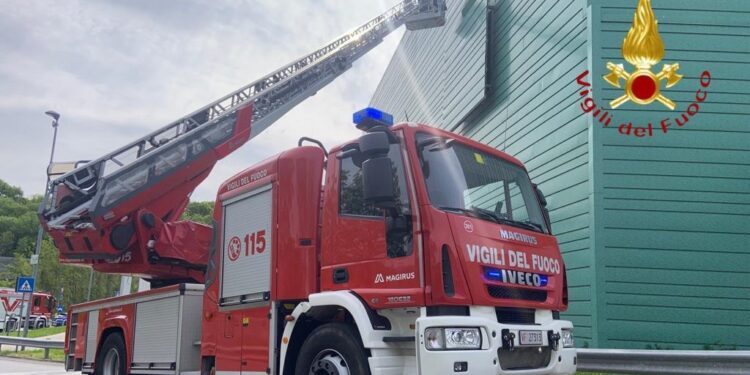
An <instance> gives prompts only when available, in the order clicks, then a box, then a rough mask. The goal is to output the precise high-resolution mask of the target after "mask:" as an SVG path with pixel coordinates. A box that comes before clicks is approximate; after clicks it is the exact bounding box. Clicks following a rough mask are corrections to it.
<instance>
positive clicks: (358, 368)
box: [294, 323, 370, 375]
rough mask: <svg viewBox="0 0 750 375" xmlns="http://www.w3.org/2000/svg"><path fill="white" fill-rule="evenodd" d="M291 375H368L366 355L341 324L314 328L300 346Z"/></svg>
mask: <svg viewBox="0 0 750 375" xmlns="http://www.w3.org/2000/svg"><path fill="white" fill-rule="evenodd" d="M294 373H295V375H369V374H370V366H369V365H368V364H367V353H366V352H365V348H364V347H363V346H362V343H361V342H360V340H359V337H358V336H357V334H356V332H355V331H354V330H353V329H352V327H350V326H348V325H346V324H341V323H329V324H324V325H322V326H320V327H318V328H316V329H315V330H314V331H313V332H312V333H311V334H310V336H309V337H308V338H307V340H305V343H304V344H302V349H301V350H300V353H299V357H298V359H297V368H296V369H295V372H294Z"/></svg>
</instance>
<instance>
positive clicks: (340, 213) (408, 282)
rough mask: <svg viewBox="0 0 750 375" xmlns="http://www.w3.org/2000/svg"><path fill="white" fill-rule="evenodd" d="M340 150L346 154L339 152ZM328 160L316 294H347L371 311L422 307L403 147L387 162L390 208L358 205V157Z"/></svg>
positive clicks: (392, 148)
mask: <svg viewBox="0 0 750 375" xmlns="http://www.w3.org/2000/svg"><path fill="white" fill-rule="evenodd" d="M343 149H347V147H344V148H343ZM337 154H338V155H339V156H338V157H332V158H331V159H329V163H331V164H333V165H329V170H328V173H327V177H326V179H327V181H326V190H325V191H326V195H325V206H324V217H323V240H322V249H321V265H322V268H321V281H320V283H321V289H322V290H345V289H348V290H352V291H354V292H356V293H357V294H358V295H360V297H362V298H363V299H365V300H366V301H368V303H369V304H370V305H371V306H373V307H401V306H408V305H416V304H420V303H421V302H422V298H423V296H422V293H421V282H420V278H421V275H420V271H419V252H418V251H417V248H418V246H417V237H416V235H417V232H416V228H417V225H416V223H415V221H416V220H415V216H414V214H413V213H414V212H415V211H416V207H415V206H414V205H413V204H414V203H413V202H412V196H413V194H412V190H411V189H412V187H411V184H410V183H409V179H408V178H407V176H408V173H407V170H406V169H405V164H404V158H405V156H404V155H405V152H404V148H403V142H401V143H398V144H392V145H391V146H390V151H389V153H388V157H389V159H390V161H391V163H392V170H393V175H392V176H390V177H389V176H384V177H383V178H393V179H394V183H395V185H396V194H395V195H396V204H395V207H393V208H389V209H380V208H375V207H373V206H372V205H369V204H367V203H366V202H365V201H364V199H363V190H362V168H361V161H360V160H358V155H352V156H348V157H340V156H341V155H342V154H341V152H338V153H337Z"/></svg>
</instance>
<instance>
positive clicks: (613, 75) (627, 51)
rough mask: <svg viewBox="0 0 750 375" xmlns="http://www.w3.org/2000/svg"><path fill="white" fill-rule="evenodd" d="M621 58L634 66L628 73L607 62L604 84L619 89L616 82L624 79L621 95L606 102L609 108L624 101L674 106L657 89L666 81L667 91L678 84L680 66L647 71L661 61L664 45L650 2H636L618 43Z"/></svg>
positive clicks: (644, 0) (619, 65) (672, 108)
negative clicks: (629, 21)
mask: <svg viewBox="0 0 750 375" xmlns="http://www.w3.org/2000/svg"><path fill="white" fill-rule="evenodd" d="M622 57H623V58H625V61H627V62H629V63H630V64H631V65H633V66H635V67H636V71H635V72H633V73H628V72H627V71H626V70H625V67H624V66H623V64H614V63H612V62H608V63H607V69H609V71H610V73H609V74H607V75H605V76H604V80H605V81H607V82H608V83H609V84H610V85H612V86H614V87H617V88H620V87H622V86H621V84H620V80H625V94H624V95H622V96H621V97H619V98H616V99H615V100H613V101H611V102H610V105H611V106H612V108H617V107H619V106H621V105H623V104H624V103H626V102H628V101H632V102H634V103H637V104H641V105H647V104H651V103H653V102H654V101H658V102H659V103H662V104H664V105H665V106H666V107H667V108H669V109H671V110H674V109H675V108H676V107H677V105H676V104H675V102H673V101H672V100H670V99H669V98H667V97H666V96H664V95H663V94H662V93H661V88H660V86H661V81H666V87H667V88H670V87H672V86H674V85H676V84H677V83H678V82H680V80H681V79H682V75H680V74H677V70H678V69H680V64H677V63H675V64H664V66H663V67H662V70H661V72H659V73H658V74H655V73H653V72H652V71H651V67H652V66H654V65H656V64H658V63H659V61H661V59H663V58H664V42H663V41H662V40H661V35H659V23H658V21H657V20H656V16H655V15H654V10H653V9H652V8H651V0H638V7H637V9H636V11H635V16H634V17H633V25H632V26H631V27H630V31H628V35H627V36H626V37H625V40H624V41H623V42H622Z"/></svg>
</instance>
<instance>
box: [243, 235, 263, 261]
mask: <svg viewBox="0 0 750 375" xmlns="http://www.w3.org/2000/svg"><path fill="white" fill-rule="evenodd" d="M265 250H266V231H265V230H259V231H257V232H255V233H250V234H246V235H245V256H248V255H255V254H256V253H258V254H261V253H262V252H264V251H265Z"/></svg>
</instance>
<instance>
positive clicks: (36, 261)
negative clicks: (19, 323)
mask: <svg viewBox="0 0 750 375" xmlns="http://www.w3.org/2000/svg"><path fill="white" fill-rule="evenodd" d="M44 114H45V115H47V116H49V117H52V128H53V129H54V134H53V135H52V152H51V153H50V155H49V164H47V165H48V166H49V165H52V161H53V160H54V158H55V143H56V142H57V125H58V120H60V114H59V113H57V112H55V111H47V112H44ZM48 193H49V174H47V184H46V185H45V188H44V198H42V206H44V205H45V204H46V203H47V202H46V200H47V194H48ZM43 237H44V230H43V229H42V225H41V223H40V224H39V231H38V232H37V233H36V246H35V249H34V257H33V260H34V261H33V262H32V263H33V264H32V270H31V277H32V278H34V280H36V277H37V274H38V273H39V254H40V253H41V251H42V238H43ZM32 304H33V295H32V296H31V297H30V298H29V302H27V305H26V320H25V324H24V329H23V336H24V337H27V336H28V335H29V319H30V317H31V305H32Z"/></svg>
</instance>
